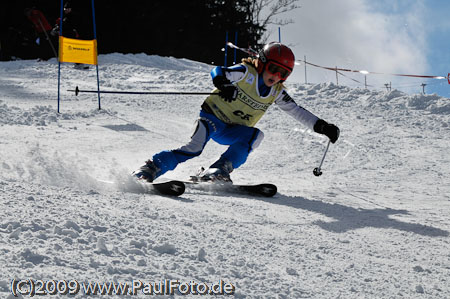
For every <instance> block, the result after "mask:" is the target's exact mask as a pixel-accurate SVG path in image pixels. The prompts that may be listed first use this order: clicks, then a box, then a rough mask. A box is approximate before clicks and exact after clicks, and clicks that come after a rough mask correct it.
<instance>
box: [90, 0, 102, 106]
mask: <svg viewBox="0 0 450 299" xmlns="http://www.w3.org/2000/svg"><path fill="white" fill-rule="evenodd" d="M92 20H93V23H94V39H95V40H97V27H96V25H95V5H94V0H92ZM96 51H97V64H96V65H95V68H96V69H97V91H98V92H97V95H98V110H101V109H102V106H101V102H100V79H99V77H98V50H97V49H96Z"/></svg>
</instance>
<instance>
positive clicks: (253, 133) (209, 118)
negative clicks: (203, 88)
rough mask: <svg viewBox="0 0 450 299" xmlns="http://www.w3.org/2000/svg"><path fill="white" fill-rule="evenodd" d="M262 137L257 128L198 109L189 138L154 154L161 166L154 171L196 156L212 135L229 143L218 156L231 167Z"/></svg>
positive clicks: (236, 164)
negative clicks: (228, 162)
mask: <svg viewBox="0 0 450 299" xmlns="http://www.w3.org/2000/svg"><path fill="white" fill-rule="evenodd" d="M263 138H264V133H263V132H262V131H260V130H259V129H257V128H253V127H246V126H242V125H229V124H226V123H224V122H223V121H221V120H220V119H218V118H217V117H216V116H215V115H214V114H211V113H207V112H205V111H204V110H203V109H202V110H201V111H200V118H199V119H198V120H197V127H196V129H195V132H194V134H193V135H192V137H191V140H190V141H189V142H188V143H187V144H186V145H184V146H182V147H180V148H178V149H175V150H170V151H162V152H160V153H158V154H155V155H154V156H153V158H152V160H153V163H155V165H156V166H157V167H158V168H160V169H161V170H160V171H159V172H158V173H157V176H160V175H162V174H164V173H166V172H167V171H169V170H173V169H175V168H176V167H177V165H178V164H179V163H182V162H185V161H187V160H189V159H192V158H194V157H197V156H199V155H200V154H201V153H202V152H203V149H204V148H205V146H206V143H207V142H208V141H209V140H210V139H213V140H214V141H216V142H217V143H219V144H222V145H229V147H228V149H227V150H226V151H225V152H224V153H223V154H222V156H221V157H220V159H226V160H228V161H230V162H231V163H232V166H233V169H234V168H238V167H239V166H241V165H242V164H244V163H245V161H246V160H247V157H248V155H249V154H250V152H251V151H252V150H254V149H255V148H257V147H258V146H259V145H260V143H261V141H262V140H263ZM220 159H219V160H220Z"/></svg>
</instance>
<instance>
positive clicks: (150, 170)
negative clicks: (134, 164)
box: [133, 160, 161, 183]
mask: <svg viewBox="0 0 450 299" xmlns="http://www.w3.org/2000/svg"><path fill="white" fill-rule="evenodd" d="M160 170H161V169H159V168H158V166H156V165H155V163H153V161H152V160H148V161H147V162H145V165H142V166H141V167H140V168H139V169H138V170H136V171H135V172H133V175H134V176H135V177H137V178H138V179H140V180H146V181H147V182H150V183H151V182H153V180H154V179H156V177H157V174H158V172H159V171H160Z"/></svg>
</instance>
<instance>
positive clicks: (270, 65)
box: [266, 61, 291, 80]
mask: <svg viewBox="0 0 450 299" xmlns="http://www.w3.org/2000/svg"><path fill="white" fill-rule="evenodd" d="M266 71H267V72H268V73H269V74H271V75H274V76H276V75H278V76H279V77H280V78H281V80H286V79H287V77H289V75H290V74H291V70H290V69H288V68H287V67H285V66H283V65H281V64H279V63H276V62H274V61H269V62H267V64H266Z"/></svg>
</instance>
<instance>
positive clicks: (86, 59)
mask: <svg viewBox="0 0 450 299" xmlns="http://www.w3.org/2000/svg"><path fill="white" fill-rule="evenodd" d="M59 61H60V62H74V63H86V64H94V65H96V64H97V40H95V39H93V40H81V39H73V38H67V37H64V36H60V37H59Z"/></svg>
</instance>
